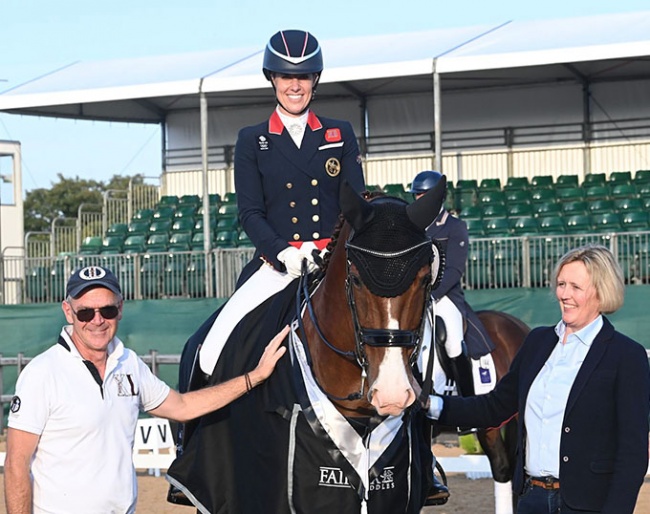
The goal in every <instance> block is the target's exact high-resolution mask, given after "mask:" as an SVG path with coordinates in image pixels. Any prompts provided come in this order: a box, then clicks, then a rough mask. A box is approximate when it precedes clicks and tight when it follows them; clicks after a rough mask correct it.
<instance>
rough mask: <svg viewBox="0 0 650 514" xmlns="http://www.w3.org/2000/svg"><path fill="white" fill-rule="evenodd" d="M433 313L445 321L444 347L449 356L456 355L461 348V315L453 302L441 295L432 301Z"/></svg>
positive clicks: (459, 352)
mask: <svg viewBox="0 0 650 514" xmlns="http://www.w3.org/2000/svg"><path fill="white" fill-rule="evenodd" d="M433 315H434V316H440V317H441V318H442V319H443V320H444V322H445V328H446V329H447V341H446V342H445V349H446V350H447V355H448V356H449V357H450V358H452V359H453V358H454V357H458V356H459V355H460V354H461V352H462V350H463V347H462V341H463V316H462V314H461V313H460V311H459V310H458V308H457V307H456V306H455V305H454V303H453V302H452V301H451V300H450V299H449V298H447V297H446V296H443V297H442V298H441V299H440V300H438V301H437V302H433Z"/></svg>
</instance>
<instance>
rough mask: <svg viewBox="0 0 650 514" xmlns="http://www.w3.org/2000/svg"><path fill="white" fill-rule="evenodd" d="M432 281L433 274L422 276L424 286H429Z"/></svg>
mask: <svg viewBox="0 0 650 514" xmlns="http://www.w3.org/2000/svg"><path fill="white" fill-rule="evenodd" d="M430 283H431V275H424V276H423V277H422V283H421V284H420V285H421V286H422V287H427V286H428V285H429V284H430Z"/></svg>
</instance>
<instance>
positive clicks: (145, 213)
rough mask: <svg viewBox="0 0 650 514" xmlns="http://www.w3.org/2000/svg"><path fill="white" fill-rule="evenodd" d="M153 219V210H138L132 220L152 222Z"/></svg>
mask: <svg viewBox="0 0 650 514" xmlns="http://www.w3.org/2000/svg"><path fill="white" fill-rule="evenodd" d="M151 218H153V209H138V210H137V211H135V214H134V215H133V218H132V219H134V220H149V221H151Z"/></svg>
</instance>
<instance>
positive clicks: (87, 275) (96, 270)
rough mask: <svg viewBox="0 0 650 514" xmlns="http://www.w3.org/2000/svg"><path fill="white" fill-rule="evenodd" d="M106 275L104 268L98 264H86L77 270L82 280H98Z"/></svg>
mask: <svg viewBox="0 0 650 514" xmlns="http://www.w3.org/2000/svg"><path fill="white" fill-rule="evenodd" d="M105 276H106V270H105V269H104V268H100V267H99V266H88V267H86V268H83V269H82V270H80V271H79V278H82V279H83V280H99V279H102V278H104V277H105Z"/></svg>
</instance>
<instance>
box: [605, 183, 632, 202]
mask: <svg viewBox="0 0 650 514" xmlns="http://www.w3.org/2000/svg"><path fill="white" fill-rule="evenodd" d="M611 196H612V198H633V197H635V196H637V192H636V186H635V185H634V184H631V183H621V184H614V185H612V186H611Z"/></svg>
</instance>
